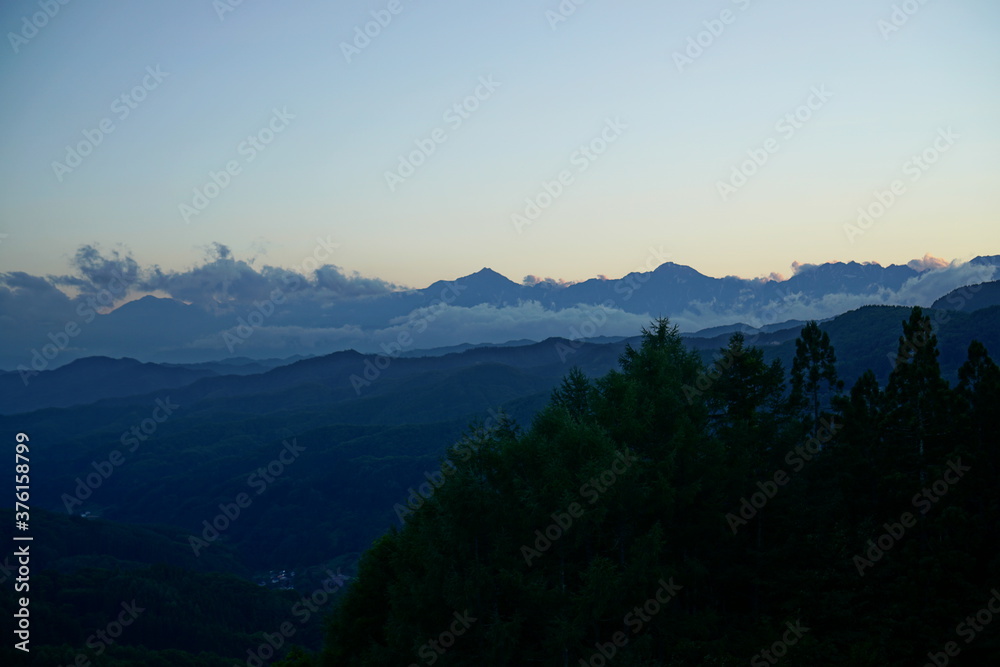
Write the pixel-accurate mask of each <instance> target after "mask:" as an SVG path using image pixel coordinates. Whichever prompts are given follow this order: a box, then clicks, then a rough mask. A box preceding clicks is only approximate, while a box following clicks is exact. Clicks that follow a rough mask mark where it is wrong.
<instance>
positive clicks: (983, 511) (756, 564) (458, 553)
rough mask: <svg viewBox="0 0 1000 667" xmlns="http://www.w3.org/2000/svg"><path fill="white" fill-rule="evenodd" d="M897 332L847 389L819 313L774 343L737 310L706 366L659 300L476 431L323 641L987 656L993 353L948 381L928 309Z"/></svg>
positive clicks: (568, 661) (994, 476)
mask: <svg viewBox="0 0 1000 667" xmlns="http://www.w3.org/2000/svg"><path fill="white" fill-rule="evenodd" d="M898 323H899V320H897V326H898ZM900 334H901V335H900V337H899V341H898V345H897V346H894V350H889V351H885V353H883V351H873V353H874V352H878V355H877V356H879V357H880V358H882V359H885V357H886V356H887V354H888V353H889V352H895V357H896V358H895V360H894V361H895V363H894V364H893V368H892V371H891V374H890V375H889V378H888V382H887V383H886V384H885V385H884V386H880V385H879V384H878V383H877V382H876V380H875V376H874V374H873V373H870V372H869V373H865V374H863V375H862V376H861V377H860V379H858V380H857V381H856V382H855V383H854V384H853V386H851V387H849V388H847V389H845V388H843V385H842V383H841V382H840V380H839V379H838V377H837V374H836V371H835V368H836V365H835V360H836V351H835V350H834V349H833V348H832V346H831V345H830V338H829V336H827V335H826V334H825V333H823V332H822V331H821V330H820V329H819V328H818V327H816V325H815V324H810V325H808V326H806V327H805V328H804V329H803V330H802V333H801V336H800V337H799V339H798V340H797V341H796V343H795V355H794V358H793V360H792V362H791V364H790V365H789V367H783V365H782V364H781V363H780V362H777V361H776V362H773V363H767V362H765V360H764V357H763V354H762V351H761V350H760V349H756V348H753V347H749V346H747V344H746V341H745V339H744V337H743V336H742V335H741V334H739V333H737V334H734V335H732V337H731V338H730V340H729V344H728V345H727V346H726V348H725V349H724V350H721V351H720V354H719V355H718V358H719V359H720V360H719V361H718V362H716V364H715V365H714V366H711V367H706V366H705V364H704V363H703V362H702V360H701V358H700V357H699V356H698V355H697V354H696V353H695V352H692V351H690V350H689V349H687V348H686V347H685V346H684V344H683V343H682V341H681V339H680V336H679V335H678V333H677V331H676V329H675V328H672V327H671V326H670V325H669V323H668V322H667V321H665V320H659V321H657V322H655V323H654V324H653V325H652V326H651V327H650V328H649V329H648V330H644V331H643V335H642V339H641V343H640V344H639V345H638V346H637V347H631V346H630V347H628V348H627V349H626V351H625V352H624V354H623V355H622V356H621V359H620V364H619V366H620V367H619V369H618V370H615V371H612V372H610V373H609V374H607V375H605V376H604V377H601V378H599V379H596V380H590V379H588V378H587V377H586V376H585V375H584V374H582V373H579V372H577V371H574V372H571V373H570V374H569V375H568V376H567V377H566V379H565V380H564V382H563V383H562V385H561V387H559V388H558V389H557V390H555V391H554V392H553V394H552V398H551V402H550V404H549V405H548V407H547V408H545V409H544V410H543V411H542V412H541V413H540V414H539V415H538V416H537V417H536V419H535V420H534V421H533V422H532V423H531V425H530V427H529V428H526V429H524V430H523V431H522V430H521V429H519V428H518V426H517V425H515V424H514V423H512V422H509V421H507V422H504V423H502V424H500V425H499V426H497V427H496V428H491V429H475V430H473V431H472V432H470V433H469V434H468V435H467V437H466V438H465V439H464V440H463V441H462V443H460V445H459V446H457V447H456V448H454V449H453V450H452V451H451V453H450V458H449V460H448V463H447V464H446V465H445V466H444V467H443V468H442V476H441V483H440V485H439V488H437V490H436V491H435V493H434V494H433V496H432V497H431V498H430V499H429V500H425V501H422V502H419V503H413V504H411V505H409V506H408V507H406V508H404V511H405V517H406V523H405V525H404V526H403V527H402V528H400V529H399V530H394V531H392V532H390V533H389V534H387V535H385V536H384V537H383V538H382V539H380V540H378V541H377V542H376V544H375V545H374V546H373V547H372V548H371V549H370V550H369V551H368V552H367V553H366V554H365V555H364V557H363V558H362V561H361V564H360V569H359V575H358V579H357V580H356V582H354V583H353V585H352V586H351V587H350V588H349V589H348V591H347V593H346V597H345V598H343V603H342V604H341V605H340V606H339V607H338V609H337V610H336V612H335V614H334V616H333V617H332V619H331V622H330V625H329V630H328V635H327V639H326V645H325V648H324V650H323V653H322V655H320V656H317V657H316V661H317V662H318V663H320V664H323V665H330V666H333V665H337V666H341V665H357V666H376V665H378V666H382V665H393V664H395V665H420V664H427V665H432V664H436V665H594V666H599V665H605V664H615V665H620V666H640V665H641V666H649V667H652V666H653V665H657V666H660V665H745V664H747V663H748V662H749V663H750V664H751V665H768V664H775V663H777V662H778V661H779V660H780V661H781V664H784V665H790V666H792V665H806V666H810V665H844V666H848V665H850V666H852V667H857V666H866V665H871V666H873V667H874V666H882V665H916V664H924V663H925V662H928V661H932V662H933V661H937V662H933V664H939V665H940V664H946V662H947V661H949V660H951V659H952V656H957V655H960V656H961V658H960V659H959V661H956V662H960V663H961V664H968V665H986V664H995V659H996V657H997V656H998V655H1000V639H998V634H997V628H996V627H995V626H992V625H990V624H989V620H992V618H993V612H991V611H989V608H988V604H990V605H993V608H994V609H996V608H997V607H996V604H997V602H998V601H1000V600H998V599H997V598H998V594H997V587H998V586H1000V535H998V534H997V531H996V527H997V525H1000V490H998V486H997V481H998V474H1000V435H998V434H1000V411H998V410H997V406H998V405H1000V370H998V368H997V366H996V364H995V363H994V362H993V361H991V359H990V358H989V356H988V354H987V350H986V349H985V348H984V347H983V346H982V345H981V344H979V343H976V342H974V343H972V344H971V345H970V346H969V347H968V350H967V355H966V359H965V361H964V363H963V364H962V366H961V368H960V370H959V371H958V377H959V380H958V382H957V383H955V384H954V385H950V384H949V383H948V382H947V381H945V380H943V379H942V377H941V369H940V366H939V361H938V342H937V340H936V337H935V335H934V334H933V333H931V321H930V318H929V316H928V315H927V314H926V313H924V312H923V311H921V309H919V308H915V309H913V311H912V312H911V313H910V314H909V317H908V318H907V319H906V320H905V321H903V327H902V331H901V332H900ZM445 473H447V474H445ZM981 610H984V611H981ZM942 660H944V662H941V661H942ZM303 664H305V662H303Z"/></svg>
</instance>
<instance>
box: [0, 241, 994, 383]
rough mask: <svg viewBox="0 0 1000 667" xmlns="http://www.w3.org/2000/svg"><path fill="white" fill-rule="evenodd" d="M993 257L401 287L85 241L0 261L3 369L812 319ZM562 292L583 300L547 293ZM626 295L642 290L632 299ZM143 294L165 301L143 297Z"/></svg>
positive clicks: (982, 276) (339, 274)
mask: <svg viewBox="0 0 1000 667" xmlns="http://www.w3.org/2000/svg"><path fill="white" fill-rule="evenodd" d="M998 264H1000V258H987V261H982V262H975V263H961V262H951V263H949V262H945V261H944V260H941V259H940V258H935V257H932V256H930V255H926V256H924V257H923V258H921V259H917V260H913V261H912V262H910V263H909V265H908V266H907V267H888V268H887V269H886V271H888V270H889V269H894V270H896V273H895V274H894V275H895V276H897V277H898V276H899V275H900V274H899V271H904V272H905V273H904V275H910V274H912V277H909V278H908V279H906V280H905V281H903V282H902V283H901V284H900V282H899V280H901V279H899V280H897V281H896V283H894V284H895V285H897V287H887V286H885V285H880V284H878V283H877V282H876V283H871V284H868V283H866V284H865V287H864V288H863V289H861V290H860V291H859V292H858V293H850V292H844V291H842V290H839V291H838V290H832V289H831V290H826V291H825V288H824V285H826V284H827V283H825V282H823V281H828V282H829V285H831V286H833V285H838V284H844V283H843V282H841V283H838V282H837V280H840V279H841V278H840V274H844V275H845V276H846V278H843V279H842V280H847V279H852V278H856V276H852V275H851V274H850V270H848V269H845V268H843V267H848V266H849V265H815V264H799V263H795V264H794V265H793V268H794V271H795V274H794V276H793V277H792V278H791V279H789V280H787V281H780V280H776V278H778V277H779V276H777V274H772V277H771V279H769V280H761V279H756V280H742V279H736V278H732V277H728V278H725V279H713V278H708V277H705V276H700V274H695V275H697V276H698V278H699V279H700V280H701V281H702V282H703V283H705V284H707V285H708V286H709V288H711V289H705V290H703V292H689V291H683V290H689V289H691V288H690V282H689V280H688V279H689V277H690V275H691V274H692V273H693V272H692V271H691V270H690V269H688V268H687V267H678V266H677V265H669V266H668V265H664V266H663V267H660V268H659V269H656V270H654V271H652V272H650V273H647V274H630V276H628V277H625V278H622V279H618V280H616V279H608V278H605V277H604V276H601V277H600V278H598V279H597V280H592V281H587V282H586V283H575V284H574V283H568V282H564V281H561V280H557V279H553V278H538V277H536V276H527V277H525V278H524V279H523V280H522V282H521V283H513V282H510V284H509V286H507V285H506V284H504V283H503V279H502V278H500V277H498V276H496V274H493V275H492V277H490V281H491V282H485V281H486V278H483V277H482V276H480V275H479V274H476V275H473V276H468V277H466V278H460V279H457V280H455V281H453V282H443V283H436V284H435V285H434V286H432V287H430V288H427V289H424V290H413V289H405V288H402V287H400V286H398V285H395V284H392V283H389V282H386V281H384V280H381V279H378V278H371V277H365V276H362V275H359V274H358V273H356V272H354V273H350V272H346V271H344V270H343V269H342V268H340V267H338V266H335V265H332V264H321V263H320V262H318V261H313V262H311V263H309V262H306V263H303V265H302V266H300V267H296V268H294V269H287V268H281V267H272V266H267V265H264V266H260V267H256V266H254V265H253V262H247V261H244V260H240V259H237V258H235V257H233V255H232V253H231V252H230V250H229V249H228V248H227V247H226V246H224V245H221V244H215V245H214V246H213V247H211V248H210V249H208V254H207V256H206V259H205V260H204V261H203V262H202V263H201V264H200V265H198V266H194V267H192V268H189V269H186V270H183V271H173V270H164V269H162V268H161V267H159V266H150V267H142V266H139V265H138V263H137V262H136V261H135V260H134V259H133V258H132V257H131V256H130V255H129V253H128V252H126V251H125V250H122V249H112V250H109V251H102V250H100V249H99V248H97V247H95V246H90V245H88V246H83V247H81V248H80V249H79V250H78V251H77V253H76V254H75V256H74V258H73V260H72V262H71V265H72V272H70V273H68V274H65V275H49V276H44V277H43V276H35V275H30V274H27V273H23V272H9V273H0V368H6V369H10V370H13V369H16V368H18V367H19V366H20V367H22V368H25V367H27V368H34V369H35V370H42V369H43V368H40V367H44V369H48V368H55V367H57V366H60V365H63V364H65V363H67V362H69V361H72V360H73V359H76V358H79V357H83V356H90V355H93V354H105V355H109V356H123V355H125V356H134V357H137V358H139V359H142V360H144V361H174V362H179V361H204V360H210V359H219V358H223V357H230V356H247V357H257V358H262V357H283V356H291V355H296V354H306V355H312V354H326V353H329V352H334V351H337V350H343V349H349V348H353V349H356V350H358V351H361V352H383V351H385V350H388V349H391V350H393V351H399V352H407V351H410V350H416V349H426V348H432V347H441V346H449V345H457V344H461V343H503V342H506V341H509V340H516V339H531V340H543V339H545V338H548V337H552V336H561V337H565V338H580V337H593V336H631V335H635V334H637V333H638V332H639V330H640V328H641V327H642V326H644V325H646V324H648V323H649V322H650V320H651V319H653V318H655V317H658V316H663V315H665V316H668V317H670V319H671V320H672V321H673V322H674V323H676V324H677V325H678V326H679V327H680V328H681V330H682V331H685V332H693V331H697V330H699V329H703V328H706V327H711V326H719V325H725V324H732V323H735V322H745V323H747V324H750V325H752V326H763V325H767V324H773V323H778V322H783V321H786V320H809V319H823V318H827V317H832V316H834V315H838V314H840V313H843V312H846V311H848V310H852V309H854V308H858V307H861V306H864V305H869V304H883V305H903V306H912V305H921V306H929V305H930V304H931V303H932V302H933V301H934V300H936V299H938V298H939V297H941V296H943V295H944V294H946V293H948V292H949V291H951V290H953V289H956V288H958V287H962V286H964V285H969V284H974V283H980V282H986V281H989V280H993V279H994V278H995V277H996V273H997V268H998ZM853 266H854V267H863V268H865V269H870V268H872V265H870V264H868V265H857V264H855V265H853ZM874 266H875V267H876V268H877V269H879V270H881V268H882V267H878V266H877V265H874ZM664 267H666V269H664ZM831 267H832V268H831ZM671 270H675V271H678V272H680V271H684V272H686V273H683V276H684V277H683V278H682V279H677V281H676V282H675V283H669V282H664V281H669V280H671V279H672V278H671V276H672V275H673V274H671V273H670V271H671ZM823 270H828V272H829V273H831V275H833V277H832V278H830V277H828V276H827V275H826V273H824V272H823ZM838 272H839V273H838ZM678 275H680V274H678ZM658 280H659V281H660V282H657V281H658ZM805 280H809V281H811V282H810V283H809V286H810V287H809V290H808V291H807V290H805V289H802V287H801V286H802V285H803V284H804V283H803V282H802V281H805ZM647 281H648V282H647ZM733 281H737V282H736V287H737V290H736V292H735V293H736V294H738V296H736V297H732V296H719V295H720V294H732V293H734V292H732V291H730V292H726V291H725V290H723V289H722V288H719V289H718V290H715V289H714V287H713V286H714V285H716V283H718V284H719V285H727V286H729V287H732V285H733ZM796 281H799V282H796ZM887 282H889V283H890V284H893V283H891V281H887ZM498 284H499V287H498V286H497V285H498ZM852 284H853V283H852ZM817 285H818V286H817ZM682 288H683V289H682ZM498 290H499V291H498ZM573 290H576V291H573ZM584 290H586V291H584ZM713 290H714V291H713ZM667 292H672V294H670V295H669V296H670V298H671V299H672V301H669V303H676V302H677V299H678V294H685V295H688V294H690V297H687V296H686V297H684V298H685V299H687V300H686V301H683V303H684V305H683V307H680V308H678V307H670V308H669V309H668V310H672V311H673V312H664V309H665V307H661V306H655V305H653V306H651V305H650V303H653V304H655V303H656V302H657V299H658V298H659V296H660V294H661V293H662V294H663V295H664V297H666V296H667V295H666V293H667ZM559 293H561V294H562V295H564V296H565V295H572V296H571V297H568V298H570V299H576V298H579V299H581V300H588V299H589V300H590V302H589V303H580V302H577V301H572V300H570V301H567V299H566V298H564V299H563V300H562V301H561V302H557V301H554V300H553V299H552V298H551V297H552V295H553V294H559ZM634 294H638V295H640V296H641V297H642V299H638V298H637V299H632V298H631V297H632V296H633V295H634ZM144 295H155V296H157V297H161V298H169V299H173V300H174V301H167V300H154V299H151V298H148V297H147V298H144V299H140V297H143V296H144ZM136 300H138V301H137V302H136V303H129V302H130V301H136ZM556 303H562V305H559V306H557V305H554V304H556ZM664 303H668V301H664ZM123 304H124V305H123Z"/></svg>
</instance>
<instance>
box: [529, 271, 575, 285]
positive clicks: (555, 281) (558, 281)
mask: <svg viewBox="0 0 1000 667" xmlns="http://www.w3.org/2000/svg"><path fill="white" fill-rule="evenodd" d="M521 284H522V285H524V286H525V287H535V286H536V285H541V286H543V287H569V286H570V285H575V284H576V282H575V281H572V280H563V279H562V278H541V277H539V276H535V275H531V274H529V275H526V276H525V277H524V278H523V279H522V280H521Z"/></svg>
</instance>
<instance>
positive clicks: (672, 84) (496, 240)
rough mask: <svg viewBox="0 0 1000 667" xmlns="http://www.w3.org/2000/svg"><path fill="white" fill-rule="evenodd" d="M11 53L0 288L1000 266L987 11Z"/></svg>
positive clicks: (333, 6)
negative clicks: (223, 275)
mask: <svg viewBox="0 0 1000 667" xmlns="http://www.w3.org/2000/svg"><path fill="white" fill-rule="evenodd" d="M577 1H579V0H577ZM46 8H48V9H47V11H48V13H49V14H51V16H48V15H46V14H45V13H44V12H45V11H46ZM560 8H562V9H561V10H560ZM907 11H908V12H909V13H907ZM560 12H562V13H560ZM379 22H381V23H382V24H384V25H380V24H379ZM0 27H2V30H3V32H4V34H5V39H4V44H2V45H0V53H2V56H0V85H2V86H3V90H4V92H5V96H4V103H3V105H2V106H0V156H2V157H0V271H23V272H26V273H30V274H33V275H47V274H65V273H66V272H67V270H68V269H69V268H70V265H71V260H72V258H73V257H74V254H75V253H76V252H77V250H78V249H79V248H81V247H84V246H95V247H98V248H102V249H103V250H104V251H105V252H110V251H111V250H112V249H119V250H121V251H122V252H127V253H128V254H129V255H130V256H132V257H134V258H135V260H136V261H137V262H138V263H139V264H140V265H142V266H147V267H148V266H159V267H162V268H163V269H164V270H176V271H181V270H185V269H189V268H191V267H193V266H196V265H198V264H199V263H201V262H204V261H205V260H206V257H207V256H210V255H211V250H210V249H211V248H213V247H214V246H213V244H215V243H221V244H224V245H225V246H227V247H228V248H229V249H231V251H232V253H233V255H234V256H235V257H237V258H240V259H243V260H246V261H248V262H252V263H255V264H256V265H262V264H267V265H271V266H282V267H286V268H293V267H299V266H301V265H302V263H303V261H304V259H305V258H306V257H308V256H310V255H312V254H313V253H314V250H315V248H316V247H317V243H318V241H317V239H324V240H326V242H327V244H328V246H330V247H335V250H333V251H331V253H330V257H329V262H330V263H331V264H335V265H336V266H338V267H341V268H342V269H343V270H345V271H347V272H358V273H359V274H361V275H362V276H369V277H372V278H379V279H381V280H384V281H387V282H389V283H392V284H396V285H405V286H411V287H423V286H426V285H428V284H430V283H431V282H433V281H435V280H438V279H443V278H444V279H448V278H455V277H458V276H462V275H466V274H469V273H472V272H474V271H477V270H479V269H480V268H482V267H490V268H492V269H494V270H496V271H498V272H499V273H502V274H504V275H506V276H508V277H510V278H512V279H513V280H516V281H519V280H521V278H522V277H523V276H526V275H528V274H532V275H536V276H550V277H555V278H559V279H563V280H570V281H574V280H585V279H587V278H591V277H594V276H597V275H607V276H615V277H616V276H622V275H625V274H626V273H629V272H630V271H633V270H637V269H641V270H646V267H645V266H644V263H645V262H646V261H647V258H648V257H649V256H650V248H660V249H663V251H662V252H661V254H662V253H664V252H665V253H666V254H667V255H669V258H670V260H671V261H674V262H677V263H679V264H686V265H689V266H692V267H694V268H696V269H697V270H699V271H701V272H702V273H704V274H706V275H710V276H725V275H739V276H742V277H746V278H751V277H757V276H768V275H771V274H772V273H775V274H782V275H784V276H788V275H790V274H791V272H792V270H793V269H792V268H791V267H792V265H793V263H794V262H802V263H821V262H826V261H848V260H857V261H876V262H879V263H882V264H891V263H898V264H903V263H906V262H907V261H909V260H912V259H914V258H919V257H923V256H924V255H926V254H928V253H929V254H931V255H934V256H937V257H943V258H945V259H947V260H953V259H959V260H967V259H970V258H972V257H974V256H976V255H987V254H997V253H1000V225H998V224H997V223H998V216H997V210H998V204H1000V188H997V187H996V183H997V179H998V175H1000V173H998V172H1000V164H998V162H997V160H996V155H997V154H998V153H1000V123H998V121H1000V94H998V93H1000V87H998V85H997V82H998V81H1000V76H998V75H1000V40H997V39H996V35H997V29H998V27H1000V5H998V4H997V3H996V2H995V1H993V0H952V1H950V2H943V1H936V0H928V1H926V2H923V3H921V2H919V1H918V0H909V1H908V2H905V3H899V2H898V1H897V2H890V1H888V0H844V1H842V2H839V3H806V2H795V1H792V0H769V1H767V2H764V1H763V0H738V1H733V0H711V1H706V2H676V1H670V2H663V1H662V0H660V1H657V2H653V1H645V0H643V1H639V0H635V1H632V0H621V1H618V2H614V3H612V2H609V1H607V0H604V1H602V0H587V1H586V2H582V3H581V4H579V5H577V4H576V3H574V2H573V1H572V0H564V1H563V2H562V3H560V2H559V1H557V0H540V1H539V0H536V1H534V2H529V1H527V0H508V1H507V2H504V3H458V2H432V1H430V0H409V1H407V0H398V1H390V0H377V1H374V2H362V1H353V2H335V3H329V2H319V1H299V2H296V1H293V0H289V1H284V2H280V3H279V2H266V1H265V0H243V1H242V2H239V3H238V4H237V0H215V1H214V2H213V0H174V1H172V2H169V3H166V2H146V1H142V0H137V1H130V2H110V1H99V0H98V1H93V2H82V1H79V0H77V1H74V0H69V1H68V2H66V4H60V2H59V0H41V1H39V0H35V1H30V2H29V1H21V0H8V1H7V2H4V3H3V5H2V8H0ZM366 28H367V30H368V32H369V33H370V34H371V35H374V36H372V37H368V36H366V35H364V31H365V30H366ZM456 105H458V106H457V107H456ZM921 156H923V157H921ZM915 157H916V158H917V160H919V162H918V161H916V160H914V158H915ZM859 209H862V210H867V211H868V212H869V213H870V214H871V217H870V218H861V219H860V221H859Z"/></svg>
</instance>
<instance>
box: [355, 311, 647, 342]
mask: <svg viewBox="0 0 1000 667" xmlns="http://www.w3.org/2000/svg"><path fill="white" fill-rule="evenodd" d="M650 320H651V318H650V316H649V315H648V314H641V315H640V314H635V313H628V312H625V311H623V310H620V309H618V308H605V307H603V306H591V305H583V304H580V305H577V306H573V307H571V308H564V309H562V310H548V309H546V308H545V307H544V306H543V305H542V304H540V303H539V302H537V301H526V302H521V303H519V304H517V305H515V306H502V307H497V306H494V305H491V304H479V305H477V306H472V307H468V308H466V307H459V306H450V305H447V306H437V307H428V308H420V309H417V310H414V311H413V312H411V313H409V314H408V315H406V316H405V317H403V318H396V319H394V320H393V322H392V323H391V326H388V327H384V328H381V329H377V330H374V331H373V332H372V333H371V339H372V341H373V342H374V343H375V344H381V343H386V344H388V343H391V342H393V341H397V340H399V336H400V334H403V333H406V332H409V333H410V334H411V336H412V338H413V343H412V346H411V349H420V348H429V347H443V346H447V345H458V344H461V343H505V342H507V341H510V340H517V339H522V338H528V339H531V340H544V339H546V338H552V337H561V338H569V339H573V338H590V337H597V336H634V335H636V334H638V332H639V330H640V329H641V328H642V327H643V326H647V325H649V323H650ZM374 349H376V348H373V350H374Z"/></svg>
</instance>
